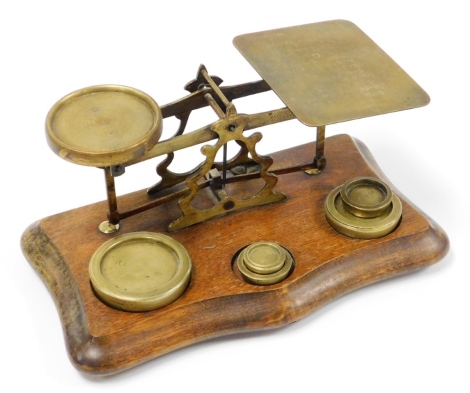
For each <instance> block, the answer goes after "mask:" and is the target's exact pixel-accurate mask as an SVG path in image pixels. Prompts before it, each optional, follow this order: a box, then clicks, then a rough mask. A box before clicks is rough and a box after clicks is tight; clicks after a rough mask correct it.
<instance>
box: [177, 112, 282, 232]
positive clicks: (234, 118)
mask: <svg viewBox="0 0 470 393" xmlns="http://www.w3.org/2000/svg"><path fill="white" fill-rule="evenodd" d="M249 120H250V117H249V116H247V115H239V114H237V112H236V109H235V106H234V105H233V104H232V103H229V104H228V106H227V111H226V116H225V118H223V119H220V120H218V121H216V122H215V123H213V125H212V127H211V130H212V131H214V132H215V133H216V134H217V135H218V140H217V143H216V144H215V145H213V146H211V145H205V146H203V147H202V148H201V153H202V154H203V155H205V156H206V157H207V158H206V160H205V162H204V164H203V166H202V167H201V169H200V170H199V171H198V173H197V174H195V175H192V176H190V177H189V178H188V179H187V180H186V185H187V186H188V188H189V189H190V193H189V194H188V195H187V196H186V197H183V198H182V199H180V201H179V207H180V209H181V212H182V216H181V217H180V218H179V219H178V220H176V221H174V222H172V223H171V224H170V226H169V230H170V231H174V230H178V229H181V228H185V227H187V226H190V225H193V224H196V223H199V222H202V221H205V220H207V219H210V218H212V217H215V216H219V215H222V214H225V213H227V212H228V211H234V210H239V209H245V208H248V207H252V206H260V205H265V204H268V203H273V202H279V201H281V200H283V199H285V197H286V196H285V195H284V194H282V193H277V192H274V191H273V189H274V186H275V185H276V183H277V176H276V175H274V174H272V173H270V172H269V171H268V169H269V167H270V166H271V164H272V162H273V160H272V158H271V157H269V156H260V155H258V153H257V152H256V149H255V146H256V143H258V142H259V141H260V140H261V138H262V135H261V133H259V132H255V133H254V134H253V135H251V136H249V137H246V136H244V135H243V131H244V129H245V127H246V126H247V124H248V122H249ZM230 141H236V142H237V143H238V144H240V145H242V146H243V145H244V146H245V149H246V150H247V151H248V152H249V154H250V155H251V157H252V161H254V162H256V163H258V164H260V165H261V171H260V178H261V179H263V180H264V181H265V185H264V187H263V188H262V189H261V190H260V191H259V192H258V193H257V194H255V195H254V196H253V197H251V198H249V199H239V198H235V197H232V196H230V195H228V194H227V193H226V192H225V190H223V187H224V184H223V182H222V184H221V183H220V176H218V174H216V173H214V172H211V171H213V169H215V165H214V161H215V156H216V154H217V152H218V150H219V149H220V148H221V147H223V146H224V145H226V144H227V143H228V142H230ZM246 150H244V149H242V151H246ZM242 155H243V154H242ZM238 157H240V155H239V156H238ZM245 158H246V157H245ZM236 160H237V159H235V160H234V161H233V162H235V161H236ZM207 174H209V178H212V179H214V180H215V181H216V184H214V185H212V187H211V188H212V189H213V190H214V191H215V194H216V197H217V200H218V203H216V204H215V206H213V207H212V208H211V209H207V210H201V209H197V208H195V207H194V206H193V205H192V204H191V202H192V201H193V200H194V198H195V197H196V195H197V193H198V191H199V190H200V186H199V183H200V181H201V179H204V178H206V175H207ZM217 182H219V183H218V184H217ZM214 188H215V189H214Z"/></svg>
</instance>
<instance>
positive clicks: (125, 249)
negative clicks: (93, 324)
mask: <svg viewBox="0 0 470 393" xmlns="http://www.w3.org/2000/svg"><path fill="white" fill-rule="evenodd" d="M191 268H192V263H191V259H190V257H189V254H188V252H187V251H186V249H185V248H184V246H183V245H182V244H181V243H179V242H177V241H176V240H174V239H172V238H171V237H169V236H166V235H163V234H161V233H153V232H134V233H128V234H124V235H120V236H117V237H115V238H114V239H111V240H108V241H107V242H106V243H104V244H102V245H101V247H99V248H98V249H97V250H96V251H95V253H94V254H93V256H92V258H91V261H90V266H89V275H90V281H91V284H92V286H93V289H94V290H95V293H96V295H97V296H98V298H99V299H100V300H102V301H103V302H104V303H105V304H107V305H109V306H111V307H113V308H116V309H118V310H124V311H150V310H155V309H157V308H161V307H164V306H166V305H168V304H170V303H172V302H173V301H175V300H176V299H178V298H179V297H180V296H181V295H182V294H183V292H184V291H185V289H186V287H187V286H188V284H189V279H190V276H191Z"/></svg>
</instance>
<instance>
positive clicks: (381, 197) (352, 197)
mask: <svg viewBox="0 0 470 393" xmlns="http://www.w3.org/2000/svg"><path fill="white" fill-rule="evenodd" d="M340 194H341V199H342V200H343V204H344V208H345V209H346V210H347V211H348V212H349V213H351V214H353V215H355V216H356V217H362V218H374V217H379V216H381V215H382V214H383V213H385V211H386V210H387V209H388V207H389V206H390V203H391V202H392V195H393V193H392V190H391V189H390V187H389V186H388V185H387V184H386V183H384V182H383V181H380V180H378V179H374V178H370V177H360V178H357V179H352V180H349V181H347V182H346V183H344V185H343V187H341V192H340Z"/></svg>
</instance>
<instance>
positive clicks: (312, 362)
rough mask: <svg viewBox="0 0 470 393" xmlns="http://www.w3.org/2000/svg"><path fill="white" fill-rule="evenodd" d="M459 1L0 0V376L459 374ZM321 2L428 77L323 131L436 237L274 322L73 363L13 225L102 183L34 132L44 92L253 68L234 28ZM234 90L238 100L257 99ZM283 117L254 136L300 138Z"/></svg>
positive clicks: (271, 24)
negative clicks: (411, 106) (400, 272)
mask: <svg viewBox="0 0 470 393" xmlns="http://www.w3.org/2000/svg"><path fill="white" fill-rule="evenodd" d="M463 5H464V2H463V1H457V0H448V1H445V2H437V1H427V2H424V1H423V2H418V1H411V0H407V1H401V0H395V1H393V2H379V1H363V0H355V1H347V0H344V1H335V0H330V1H306V0H303V1H297V0H289V1H275V0H272V1H270V2H267V1H266V2H260V1H258V2H256V1H253V0H252V1H244V0H238V1H235V2H228V1H226V2H222V1H199V2H198V1H168V2H165V3H164V2H157V1H139V0H133V1H127V2H125V1H98V0H95V1H88V0H80V1H51V0H42V1H15V2H13V1H10V2H7V1H4V2H1V5H0V116H1V122H0V127H1V133H0V135H1V137H0V141H1V155H0V159H1V169H2V174H1V193H0V198H1V205H0V206H1V207H2V209H3V211H2V216H1V220H0V222H1V226H2V229H1V238H0V239H1V246H2V251H3V252H2V258H1V259H2V261H1V270H0V276H1V280H0V283H1V284H0V291H1V292H0V293H1V298H0V299H1V314H0V315H1V321H0V340H1V341H0V342H1V352H0V353H1V356H0V390H2V391H4V392H6V391H19V390H23V389H22V388H26V389H27V388H29V389H38V388H44V389H47V391H48V392H51V393H52V392H64V391H67V392H69V391H77V390H78V389H81V390H83V389H86V391H87V392H95V391H113V392H116V393H117V392H124V391H125V392H129V391H130V389H132V391H133V392H139V393H140V392H142V393H143V392H148V391H159V392H168V391H172V392H173V391H175V392H179V391H189V390H193V389H196V390H201V391H202V390H204V391H207V392H221V391H223V392H235V391H260V390H263V391H273V392H277V391H279V392H280V391H291V392H297V391H316V392H344V391H353V392H354V391H361V392H418V391H419V392H468V391H470V381H469V366H470V359H469V358H470V355H469V353H470V338H469V332H470V322H469V299H470V285H469V280H470V267H469V256H470V251H469V246H468V245H469V242H470V239H469V233H470V231H469V229H468V227H469V219H470V216H469V213H468V210H469V208H468V206H469V199H468V197H467V193H468V189H469V188H468V181H469V176H468V169H467V168H468V165H467V163H468V156H469V149H468V135H469V126H468V121H467V120H468V116H469V105H468V104H469V102H468V96H469V88H470V85H469V78H468V75H469V70H470V64H469V61H468V58H469V55H468V48H469V45H468V41H469V38H470V31H469V30H470V29H469V27H468V26H469V21H468V13H467V12H466V10H465V9H464V6H463ZM331 19H347V20H351V21H352V22H354V23H355V24H357V25H358V26H359V27H360V28H361V29H362V30H364V31H365V32H366V33H367V34H368V35H369V36H370V37H371V38H372V39H373V40H374V41H375V42H376V43H377V44H379V45H380V46H381V47H382V48H383V49H384V50H385V51H386V52H387V53H388V54H389V55H390V56H391V57H392V58H393V59H394V60H395V61H396V62H397V63H398V64H400V65H401V66H402V67H403V68H404V69H405V71H407V72H408V73H409V74H410V75H411V76H412V77H413V78H414V79H415V80H416V81H417V82H418V83H419V84H420V85H421V86H422V87H423V88H424V89H425V90H426V91H427V92H428V93H429V95H430V96H431V104H430V105H429V106H427V107H425V108H421V109H416V110H412V111H406V112H400V113H396V114H389V115H384V116H379V117H376V118H369V119H363V120H357V121H353V122H348V123H344V124H340V125H335V126H331V127H327V134H328V135H333V134H337V133H348V134H351V135H352V136H354V137H356V138H358V139H360V140H362V141H363V142H364V143H365V144H366V145H367V146H368V147H369V149H370V150H371V151H372V153H373V155H374V157H375V158H376V160H377V161H378V163H379V165H380V166H381V168H382V170H383V171H384V172H385V173H386V175H387V176H388V178H389V179H390V180H391V182H392V183H393V184H394V185H395V186H396V187H397V188H398V189H399V190H400V191H401V192H402V193H403V194H405V195H406V196H407V197H408V198H409V199H410V200H411V201H413V202H414V203H415V204H416V205H417V206H419V207H420V208H421V209H422V210H423V211H424V212H426V213H427V214H428V215H430V216H431V217H432V218H433V219H434V220H436V221H437V222H438V223H439V224H440V225H441V226H442V227H443V228H444V229H445V230H446V232H447V234H448V235H449V237H450V240H451V249H450V252H449V254H448V255H447V256H446V257H445V258H444V260H442V261H441V262H440V263H438V264H436V265H433V266H432V267H429V268H427V269H424V270H422V271H420V272H417V273H414V274H411V275H407V276H404V277H400V278H396V279H392V280H389V281H386V282H383V283H379V284H375V285H372V286H370V287H367V288H363V289H361V290H358V291H356V292H354V293H351V294H349V295H347V296H344V297H342V298H340V299H339V300H336V301H334V302H333V303H331V304H329V305H327V306H326V307H324V308H323V309H321V310H320V311H318V312H316V313H315V314H313V315H311V316H309V317H307V318H305V319H303V320H302V321H300V322H297V323H295V324H293V325H290V326H288V327H286V328H282V329H278V330H273V331H269V332H264V333H255V334H241V335H236V336H232V337H227V338H221V339H216V340H212V341H208V342H205V343H201V344H198V345H194V346H192V347H189V348H185V349H182V350H179V351H176V352H174V353H171V354H169V355H166V356H163V357H161V358H159V359H156V360H153V361H150V362H148V363H146V364H144V365H142V366H139V367H137V368H134V369H132V370H130V371H127V372H124V373H121V374H118V375H116V376H113V377H107V378H95V377H90V376H87V375H83V374H82V373H80V372H78V371H77V370H75V369H74V368H73V366H72V365H71V363H70V362H69V360H68V357H67V354H66V350H65V345H64V341H63V336H62V330H61V326H60V321H59V317H58V314H57V312H56V309H55V306H54V303H53V301H52V298H51V296H50V295H49V293H48V291H47V289H46V287H45V285H44V284H43V282H42V280H41V279H40V278H39V276H38V275H37V274H36V273H35V272H34V271H33V269H32V268H31V267H30V265H29V264H28V263H27V262H26V260H25V258H24V257H23V255H22V253H21V250H20V246H19V241H20V237H21V233H22V232H23V230H24V229H25V228H26V227H27V226H28V225H29V224H30V223H32V222H34V221H36V220H38V219H40V218H43V217H46V216H49V215H52V214H55V213H58V212H61V211H64V210H68V209H72V208H75V207H79V206H83V205H85V204H89V203H93V202H96V201H99V200H102V199H103V198H104V197H105V192H104V184H103V178H102V173H101V171H98V170H97V169H94V168H87V167H80V166H77V165H73V164H70V163H68V162H65V161H63V160H61V159H59V158H58V157H57V156H55V155H54V154H53V153H52V151H51V150H50V149H49V148H48V146H47V144H46V141H45V137H44V119H45V116H46V114H47V112H48V110H49V108H50V107H51V106H52V105H53V104H54V103H55V102H56V101H57V100H58V99H59V98H61V97H62V96H64V95H65V94H68V93H69V92H71V91H74V90H76V89H79V88H82V87H85V86H90V85H95V84H105V83H116V84H123V85H128V86H132V87H136V88H138V89H141V90H143V91H145V92H146V93H148V94H149V95H151V96H152V97H153V98H155V100H156V101H157V102H158V103H159V104H160V105H163V104H165V103H168V102H170V101H172V100H174V99H177V98H180V97H182V96H183V95H184V90H183V86H184V84H185V83H186V82H188V81H189V80H191V79H193V78H194V76H195V74H196V71H197V68H198V66H199V64H200V63H204V64H205V65H206V67H207V68H208V70H209V72H210V73H211V74H215V75H218V76H220V77H222V78H223V79H224V81H225V84H227V85H231V84H236V83H242V82H248V81H253V80H257V79H258V76H257V75H256V73H255V72H254V71H253V70H252V68H251V67H250V66H249V65H248V63H247V62H246V61H245V60H244V58H243V57H242V56H241V55H240V54H239V53H238V51H237V50H236V49H235V47H233V45H232V39H233V37H235V36H237V35H239V34H244V33H249V32H256V31H260V30H266V29H272V28H280V27H287V26H292V25H299V24H305V23H312V22H319V21H324V20H331ZM241 102H242V101H240V107H239V111H240V112H242V111H243V112H248V113H250V112H254V111H257V109H258V106H262V105H261V104H260V103H259V101H256V100H253V101H249V102H248V103H247V104H244V106H242V104H241ZM275 104H276V105H274V107H273V105H272V104H271V101H269V100H267V101H266V102H265V103H264V105H267V106H268V108H266V109H274V108H276V107H280V106H281V105H277V102H276V103H275ZM237 107H238V106H237ZM207 113H210V112H207ZM212 116H213V115H211V114H210V115H209V116H208V117H207V118H206V119H205V120H206V121H203V123H208V122H210V121H212V120H213V117H212ZM284 126H285V127H286V128H282V127H280V128H273V130H272V132H265V138H264V139H263V143H264V145H263V146H264V147H263V149H265V150H266V151H272V150H278V149H280V148H283V147H287V146H291V145H292V146H294V145H298V144H300V143H304V142H307V141H310V140H312V139H313V137H314V132H313V131H314V130H312V129H309V128H307V127H304V126H301V125H300V124H297V123H296V121H293V122H289V123H284ZM275 127H277V126H275ZM287 129H288V130H289V132H288V133H286V132H285V131H286V130H287ZM261 131H262V130H261ZM152 166H153V165H152ZM137 167H138V166H135V167H133V168H132V171H129V173H128V174H126V176H124V177H125V178H126V180H125V181H124V180H123V183H122V185H121V188H120V189H119V192H120V193H122V192H128V191H132V190H136V189H140V188H144V187H146V186H148V185H149V184H152V183H153V182H154V180H155V179H154V178H153V177H152V176H153V173H154V172H153V169H152V168H151V167H147V166H145V164H142V166H141V167H139V168H140V169H139V168H137ZM134 168H137V169H136V170H135V171H134ZM71 246H72V245H71ZM23 391H27V390H23Z"/></svg>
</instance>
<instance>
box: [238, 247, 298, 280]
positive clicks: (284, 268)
mask: <svg viewBox="0 0 470 393" xmlns="http://www.w3.org/2000/svg"><path fill="white" fill-rule="evenodd" d="M236 262H237V268H238V270H239V272H240V274H241V275H242V277H243V279H244V280H245V281H246V282H248V283H250V284H255V285H271V284H276V283H278V282H281V281H283V280H284V279H285V278H287V277H288V276H289V274H290V273H291V272H292V269H293V267H294V260H293V258H292V256H291V255H290V253H289V252H288V251H287V250H286V249H285V248H284V247H282V246H280V245H279V244H277V243H273V242H264V241H263V242H256V243H252V244H250V245H249V246H248V247H246V248H244V249H243V250H242V251H241V252H240V254H239V255H238V257H237V261H236Z"/></svg>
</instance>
